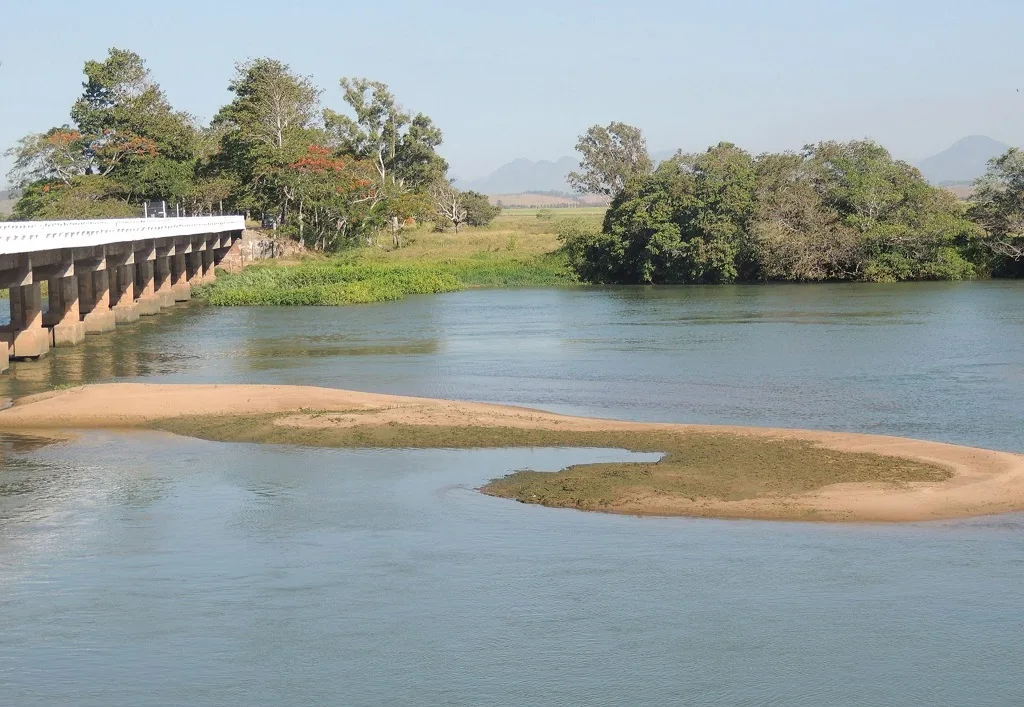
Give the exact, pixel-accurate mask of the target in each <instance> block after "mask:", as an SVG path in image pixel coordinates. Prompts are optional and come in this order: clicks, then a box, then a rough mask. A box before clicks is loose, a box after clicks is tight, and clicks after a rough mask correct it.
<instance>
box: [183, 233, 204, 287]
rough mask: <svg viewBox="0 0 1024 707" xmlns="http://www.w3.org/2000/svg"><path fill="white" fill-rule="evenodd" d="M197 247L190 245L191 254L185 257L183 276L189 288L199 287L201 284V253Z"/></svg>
mask: <svg viewBox="0 0 1024 707" xmlns="http://www.w3.org/2000/svg"><path fill="white" fill-rule="evenodd" d="M198 247H199V246H198V245H197V244H195V243H193V244H192V252H191V253H189V254H188V255H186V256H185V275H186V276H187V278H188V284H189V285H190V286H191V287H199V286H200V285H202V284H203V252H202V251H201V250H197V248H198Z"/></svg>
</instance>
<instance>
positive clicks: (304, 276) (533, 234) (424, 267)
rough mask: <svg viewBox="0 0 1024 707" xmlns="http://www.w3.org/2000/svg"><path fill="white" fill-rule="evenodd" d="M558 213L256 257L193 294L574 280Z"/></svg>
mask: <svg viewBox="0 0 1024 707" xmlns="http://www.w3.org/2000/svg"><path fill="white" fill-rule="evenodd" d="M564 211H571V212H572V213H571V214H570V216H574V217H578V218H587V219H593V220H595V221H599V220H600V219H601V218H602V216H603V209H597V210H591V209H571V210H568V209H566V210H564ZM584 211H586V212H588V213H581V212H584ZM591 212H592V213H591ZM560 220H561V219H560V218H552V219H547V218H537V217H536V215H534V216H533V217H530V218H524V217H523V216H521V215H509V212H506V213H503V214H502V215H501V216H499V217H498V218H497V219H495V220H494V222H493V223H491V224H490V225H488V226H485V227H481V228H466V229H463V230H460V232H459V233H458V234H456V233H454V232H445V233H434V232H432V231H430V230H429V229H426V228H421V229H416V230H412V231H408V232H406V233H404V234H403V247H401V248H391V247H390V243H388V246H389V247H382V246H379V245H373V246H367V247H364V248H359V249H356V250H352V251H347V252H345V253H343V254H341V255H338V256H334V257H324V256H310V257H307V258H305V259H302V260H299V261H293V262H288V263H280V262H268V263H266V264H259V265H252V266H250V267H248V268H246V269H245V270H243V271H242V272H241V273H238V274H235V275H230V274H225V275H222V276H219V277H218V279H217V281H216V282H215V283H213V284H211V285H206V286H204V287H201V288H197V289H196V290H195V291H194V295H195V296H196V297H198V298H200V299H204V300H206V301H207V302H209V303H210V304H212V305H217V306H241V305H250V306H258V305H343V304H363V303H369V302H386V301H390V300H396V299H401V298H403V297H405V296H407V295H412V294H435V293H441V292H454V291H457V290H463V289H467V288H472V287H551V286H559V285H568V284H572V282H573V281H572V278H571V276H570V274H569V271H568V268H567V267H566V264H565V259H564V257H563V256H562V254H561V253H560V252H559V251H558V248H559V245H560V244H559V241H558V236H557V233H558V227H559V223H560Z"/></svg>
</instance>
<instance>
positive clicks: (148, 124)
mask: <svg viewBox="0 0 1024 707" xmlns="http://www.w3.org/2000/svg"><path fill="white" fill-rule="evenodd" d="M83 71H84V73H85V77H86V80H85V83H84V84H83V89H84V90H83V92H82V96H81V97H80V98H79V99H78V100H77V101H75V104H74V105H73V106H72V108H71V118H72V120H73V121H74V122H75V124H76V125H77V126H78V130H79V132H81V133H82V135H85V136H89V137H90V138H92V139H94V140H95V139H99V138H101V137H102V136H107V137H108V138H109V137H111V136H117V137H118V139H121V140H125V141H130V140H131V139H133V138H144V139H147V140H151V141H152V142H153V143H154V145H155V146H156V149H157V152H158V153H159V154H160V155H162V156H164V157H167V158H169V159H173V160H186V159H189V158H191V157H192V149H193V146H192V139H193V134H194V133H193V130H192V128H191V118H190V117H189V116H188V115H187V114H185V113H181V112H176V111H175V110H174V109H173V108H172V107H171V104H170V102H168V100H167V96H166V95H165V94H164V92H163V89H161V88H160V86H159V84H157V83H156V82H155V81H154V80H153V78H152V76H151V74H150V72H149V69H147V68H146V64H145V61H143V59H142V57H140V56H139V55H138V54H136V53H135V52H131V51H126V50H123V49H117V48H112V49H110V50H109V52H108V54H107V58H106V59H105V60H104V61H87V62H86V63H85V68H84V70H83Z"/></svg>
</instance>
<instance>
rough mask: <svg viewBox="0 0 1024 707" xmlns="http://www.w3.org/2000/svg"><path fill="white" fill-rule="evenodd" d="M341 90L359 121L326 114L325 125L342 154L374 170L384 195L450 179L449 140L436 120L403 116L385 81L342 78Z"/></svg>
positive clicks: (348, 116)
mask: <svg viewBox="0 0 1024 707" xmlns="http://www.w3.org/2000/svg"><path fill="white" fill-rule="evenodd" d="M341 88H342V91H343V96H344V100H345V103H346V104H348V106H349V108H350V109H351V111H352V114H353V115H351V116H350V115H345V114H342V113H337V112H335V111H332V110H326V111H324V122H325V123H326V126H327V129H328V131H329V132H330V133H331V135H332V137H333V138H334V141H335V144H336V145H337V147H338V148H339V149H340V150H341V151H342V153H344V154H348V155H351V156H353V157H355V158H357V159H361V160H369V161H371V162H372V163H373V164H374V166H375V168H376V170H377V176H378V180H379V183H380V186H381V188H382V189H388V190H396V189H397V190H398V191H399V192H404V191H408V190H420V189H423V188H426V187H427V186H428V185H430V184H432V183H433V182H434V181H436V180H437V179H440V178H442V177H444V175H445V174H446V173H447V171H448V164H447V163H446V162H445V161H444V160H443V159H442V158H441V156H440V155H438V154H437V152H436V149H437V147H438V146H439V145H440V144H441V141H442V139H443V135H442V134H441V130H440V129H439V128H438V127H437V126H436V125H434V122H433V121H432V120H431V119H430V118H428V117H427V116H426V115H424V114H422V113H417V114H416V115H415V116H414V115H412V114H411V113H409V112H407V111H405V110H403V109H402V107H401V106H400V105H399V104H398V101H397V100H396V99H395V96H394V94H393V93H391V91H390V90H389V89H388V87H387V85H386V84H383V83H381V82H379V81H370V80H368V79H363V78H342V79H341Z"/></svg>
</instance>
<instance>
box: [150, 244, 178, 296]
mask: <svg viewBox="0 0 1024 707" xmlns="http://www.w3.org/2000/svg"><path fill="white" fill-rule="evenodd" d="M153 293H154V294H155V295H156V297H157V299H159V300H160V306H161V307H162V308H167V307H173V306H174V293H173V292H172V291H171V259H170V257H169V256H166V255H157V256H156V260H154V261H153Z"/></svg>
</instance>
